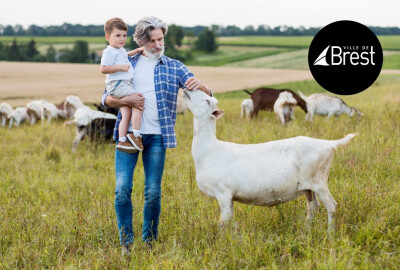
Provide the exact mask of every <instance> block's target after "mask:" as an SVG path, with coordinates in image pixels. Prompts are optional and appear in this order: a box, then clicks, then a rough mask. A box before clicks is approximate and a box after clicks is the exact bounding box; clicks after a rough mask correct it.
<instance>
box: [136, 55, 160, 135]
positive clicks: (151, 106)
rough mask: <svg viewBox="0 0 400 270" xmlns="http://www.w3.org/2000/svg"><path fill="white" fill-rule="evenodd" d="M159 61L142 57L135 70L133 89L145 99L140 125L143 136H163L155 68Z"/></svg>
mask: <svg viewBox="0 0 400 270" xmlns="http://www.w3.org/2000/svg"><path fill="white" fill-rule="evenodd" d="M158 61H159V59H154V60H153V59H149V58H148V57H145V56H143V55H140V56H139V59H138V62H137V64H136V66H135V69H134V70H133V83H132V85H133V88H134V89H135V90H136V91H137V92H138V93H141V94H142V95H143V97H144V98H145V100H144V110H143V112H142V121H141V123H140V133H141V134H161V125H160V119H159V116H158V107H157V98H156V91H155V89H156V86H155V83H154V68H155V67H156V65H157V63H158Z"/></svg>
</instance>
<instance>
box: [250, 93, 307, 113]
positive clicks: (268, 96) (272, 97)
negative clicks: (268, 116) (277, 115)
mask: <svg viewBox="0 0 400 270" xmlns="http://www.w3.org/2000/svg"><path fill="white" fill-rule="evenodd" d="M244 91H245V92H246V93H247V94H249V95H250V96H251V99H252V100H253V106H254V110H253V112H252V113H251V118H253V117H254V116H257V114H258V111H259V110H267V111H272V110H273V109H274V104H275V101H276V100H277V99H278V97H279V94H280V93H281V92H285V91H287V92H290V93H292V95H293V97H294V99H296V101H297V106H300V107H301V108H302V109H303V111H304V112H306V113H307V105H306V102H305V101H304V100H302V99H301V98H300V97H299V96H298V95H297V94H296V93H295V92H293V91H292V90H290V89H272V88H257V89H256V90H254V91H253V93H250V92H249V91H247V90H244Z"/></svg>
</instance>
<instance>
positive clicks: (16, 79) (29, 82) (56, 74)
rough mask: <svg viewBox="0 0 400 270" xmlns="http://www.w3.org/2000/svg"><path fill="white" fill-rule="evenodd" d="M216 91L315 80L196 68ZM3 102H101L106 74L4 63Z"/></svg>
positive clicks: (85, 67)
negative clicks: (71, 98)
mask: <svg viewBox="0 0 400 270" xmlns="http://www.w3.org/2000/svg"><path fill="white" fill-rule="evenodd" d="M189 69H190V70H191V71H192V72H193V73H194V74H195V75H196V76H197V77H198V78H200V79H201V80H202V81H203V82H204V83H205V84H207V85H208V86H209V87H211V89H213V92H214V93H218V92H226V91H233V90H240V89H244V88H252V87H258V86H260V85H263V84H276V83H283V82H291V81H299V80H305V79H311V78H312V76H311V73H310V72H309V71H307V70H279V69H273V70H272V69H248V68H230V67H194V66H193V67H192V66H189ZM0 74H1V75H0V103H1V102H3V101H5V102H7V103H10V104H11V105H12V106H25V105H26V104H27V103H28V102H29V101H32V100H34V99H45V100H47V101H49V102H53V103H57V104H58V103H59V102H61V101H62V100H63V99H64V98H65V97H66V96H68V95H78V96H79V97H80V98H81V99H82V100H83V101H84V102H97V103H99V102H100V99H101V95H102V93H103V91H104V80H105V76H104V75H103V74H100V71H99V65H97V64H60V63H58V64H57V63H27V62H0Z"/></svg>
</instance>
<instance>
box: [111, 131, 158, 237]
mask: <svg viewBox="0 0 400 270" xmlns="http://www.w3.org/2000/svg"><path fill="white" fill-rule="evenodd" d="M142 136H143V146H144V150H143V152H142V159H143V167H144V173H145V180H144V181H145V182H144V200H145V202H144V209H143V228H142V240H143V241H152V240H156V239H157V235H158V221H159V217H160V212H161V178H162V175H163V171H164V161H165V153H166V149H165V148H164V146H163V143H162V137H161V135H151V134H143V135H142ZM138 157H139V152H137V153H135V154H130V153H125V152H122V151H119V150H115V176H116V188H115V212H116V215H117V222H118V230H119V238H120V242H121V245H128V244H132V243H133V236H134V234H133V229H132V211H133V208H132V200H131V194H132V185H133V173H134V171H135V167H136V163H137V160H138Z"/></svg>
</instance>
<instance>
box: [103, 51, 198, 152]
mask: <svg viewBox="0 0 400 270" xmlns="http://www.w3.org/2000/svg"><path fill="white" fill-rule="evenodd" d="M139 56H140V54H136V55H134V56H132V57H129V61H130V62H131V64H132V67H133V68H134V69H135V67H136V64H137V62H138V60H139ZM193 76H194V75H193V73H191V72H190V71H189V70H188V68H187V67H186V66H185V65H184V64H183V63H182V62H180V61H178V60H174V59H171V58H169V57H167V56H165V55H164V56H162V57H161V58H160V60H159V62H158V64H157V65H156V67H155V68H154V84H155V87H156V89H155V91H156V99H157V108H158V117H159V119H160V126H161V135H162V140H163V144H164V148H173V147H176V145H177V143H176V135H175V128H174V127H175V121H176V103H177V95H178V91H179V88H184V85H185V82H186V80H187V79H188V78H190V77H193ZM107 96H108V93H107V91H104V94H103V98H102V103H103V105H105V106H106V104H105V100H106V98H107ZM120 121H121V112H119V113H118V117H117V122H116V123H115V128H114V136H113V139H114V140H115V141H117V140H118V126H119V123H120Z"/></svg>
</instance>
